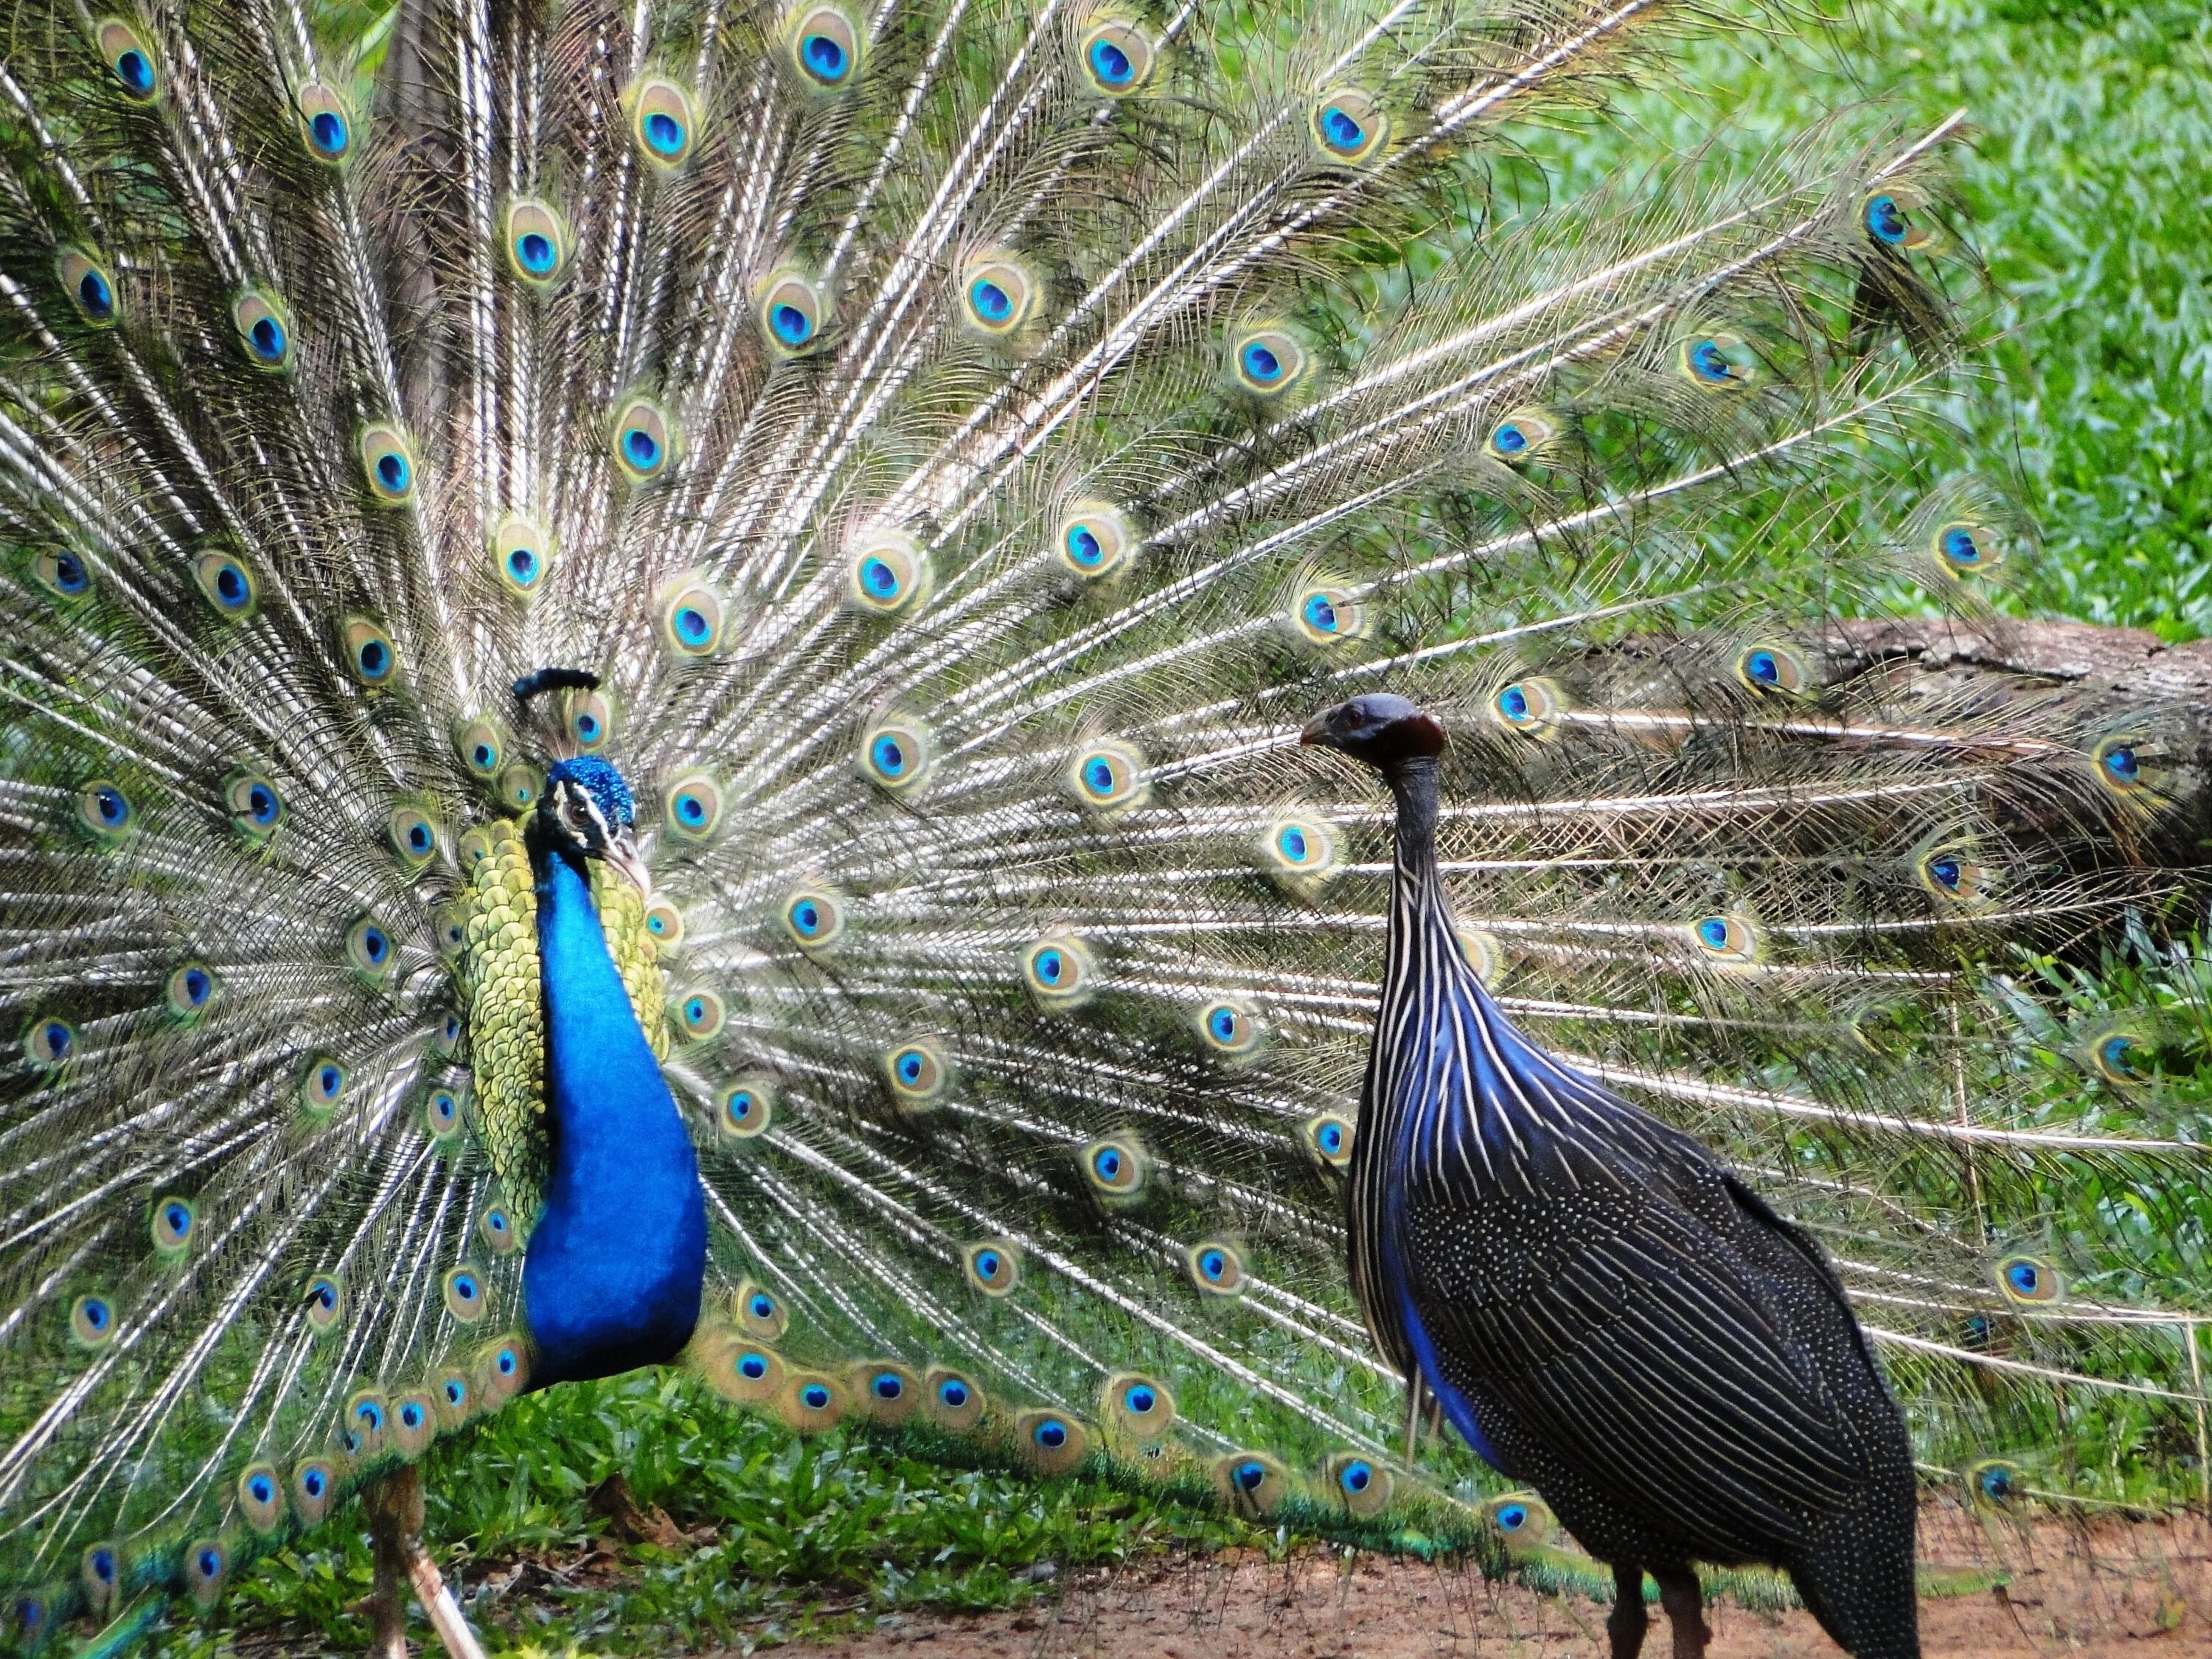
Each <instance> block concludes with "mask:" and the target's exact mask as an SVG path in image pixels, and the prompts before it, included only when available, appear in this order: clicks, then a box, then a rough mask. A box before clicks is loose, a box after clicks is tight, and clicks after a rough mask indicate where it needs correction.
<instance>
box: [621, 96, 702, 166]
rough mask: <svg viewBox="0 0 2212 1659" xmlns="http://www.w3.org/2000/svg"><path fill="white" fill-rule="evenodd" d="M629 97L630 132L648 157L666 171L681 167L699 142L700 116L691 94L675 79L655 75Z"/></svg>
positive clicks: (648, 159)
mask: <svg viewBox="0 0 2212 1659" xmlns="http://www.w3.org/2000/svg"><path fill="white" fill-rule="evenodd" d="M629 97H630V105H631V108H632V111H633V114H632V116H631V124H630V131H631V133H632V135H633V136H634V137H635V138H636V139H637V142H638V146H639V148H640V149H641V150H642V151H643V152H644V155H645V159H646V160H647V161H648V162H650V163H651V164H652V165H653V167H656V168H659V169H661V170H663V171H667V172H673V171H674V170H675V169H677V168H678V167H682V166H683V165H684V162H685V161H689V160H690V156H691V152H692V149H693V147H694V146H695V144H696V142H697V135H698V128H699V118H698V115H697V113H696V110H695V108H694V106H693V105H692V101H691V94H690V93H689V92H688V91H687V90H685V89H684V88H683V87H680V86H678V84H677V83H676V82H673V81H670V80H666V79H664V78H662V77H661V76H653V77H651V78H649V79H647V80H644V81H641V82H638V83H637V84H636V85H635V87H633V88H631V90H630V94H629Z"/></svg>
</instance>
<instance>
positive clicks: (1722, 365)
mask: <svg viewBox="0 0 2212 1659" xmlns="http://www.w3.org/2000/svg"><path fill="white" fill-rule="evenodd" d="M1690 368H1691V371H1692V373H1693V374H1696V375H1697V376H1698V378H1699V379H1700V380H1731V379H1733V378H1735V365H1734V364H1733V363H1731V362H1729V360H1728V357H1727V356H1726V355H1725V354H1724V353H1723V351H1722V350H1721V349H1720V346H1719V344H1718V343H1716V342H1714V341H1711V340H1700V341H1699V342H1698V343H1696V344H1695V345H1693V346H1692V347H1691V348H1690Z"/></svg>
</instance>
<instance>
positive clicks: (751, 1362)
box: [738, 1353, 768, 1383]
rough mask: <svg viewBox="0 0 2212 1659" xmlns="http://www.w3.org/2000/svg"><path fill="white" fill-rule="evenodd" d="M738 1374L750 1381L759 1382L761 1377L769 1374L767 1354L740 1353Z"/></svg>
mask: <svg viewBox="0 0 2212 1659" xmlns="http://www.w3.org/2000/svg"><path fill="white" fill-rule="evenodd" d="M767 1375H768V1359H767V1357H766V1356H765V1355H763V1354H757V1353H749V1354H741V1355H739V1356H738V1376H742V1377H744V1379H745V1380H746V1381H747V1382H749V1383H757V1382H759V1381H760V1380H761V1378H763V1376H767Z"/></svg>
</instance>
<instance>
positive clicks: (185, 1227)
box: [161, 1204, 192, 1244]
mask: <svg viewBox="0 0 2212 1659" xmlns="http://www.w3.org/2000/svg"><path fill="white" fill-rule="evenodd" d="M161 1226H162V1230H163V1231H165V1232H166V1233H167V1235H168V1236H169V1237H170V1238H172V1239H173V1240H174V1241H176V1242H177V1243H179V1244H181V1243H184V1242H185V1239H186V1238H188V1237H191V1231H192V1212H191V1210H189V1209H187V1208H186V1207H185V1206H184V1205H182V1204H166V1205H164V1206H162V1207H161Z"/></svg>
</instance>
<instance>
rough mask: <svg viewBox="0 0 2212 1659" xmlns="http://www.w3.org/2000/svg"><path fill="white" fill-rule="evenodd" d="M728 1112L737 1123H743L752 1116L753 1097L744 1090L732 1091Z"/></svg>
mask: <svg viewBox="0 0 2212 1659" xmlns="http://www.w3.org/2000/svg"><path fill="white" fill-rule="evenodd" d="M729 1111H730V1115H731V1116H732V1117H733V1118H735V1119H737V1120H738V1121H739V1122H743V1121H744V1120H745V1119H747V1118H749V1117H750V1116H751V1115H753V1097H752V1093H751V1091H750V1090H745V1089H738V1090H735V1091H732V1094H731V1096H730V1102H729Z"/></svg>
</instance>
